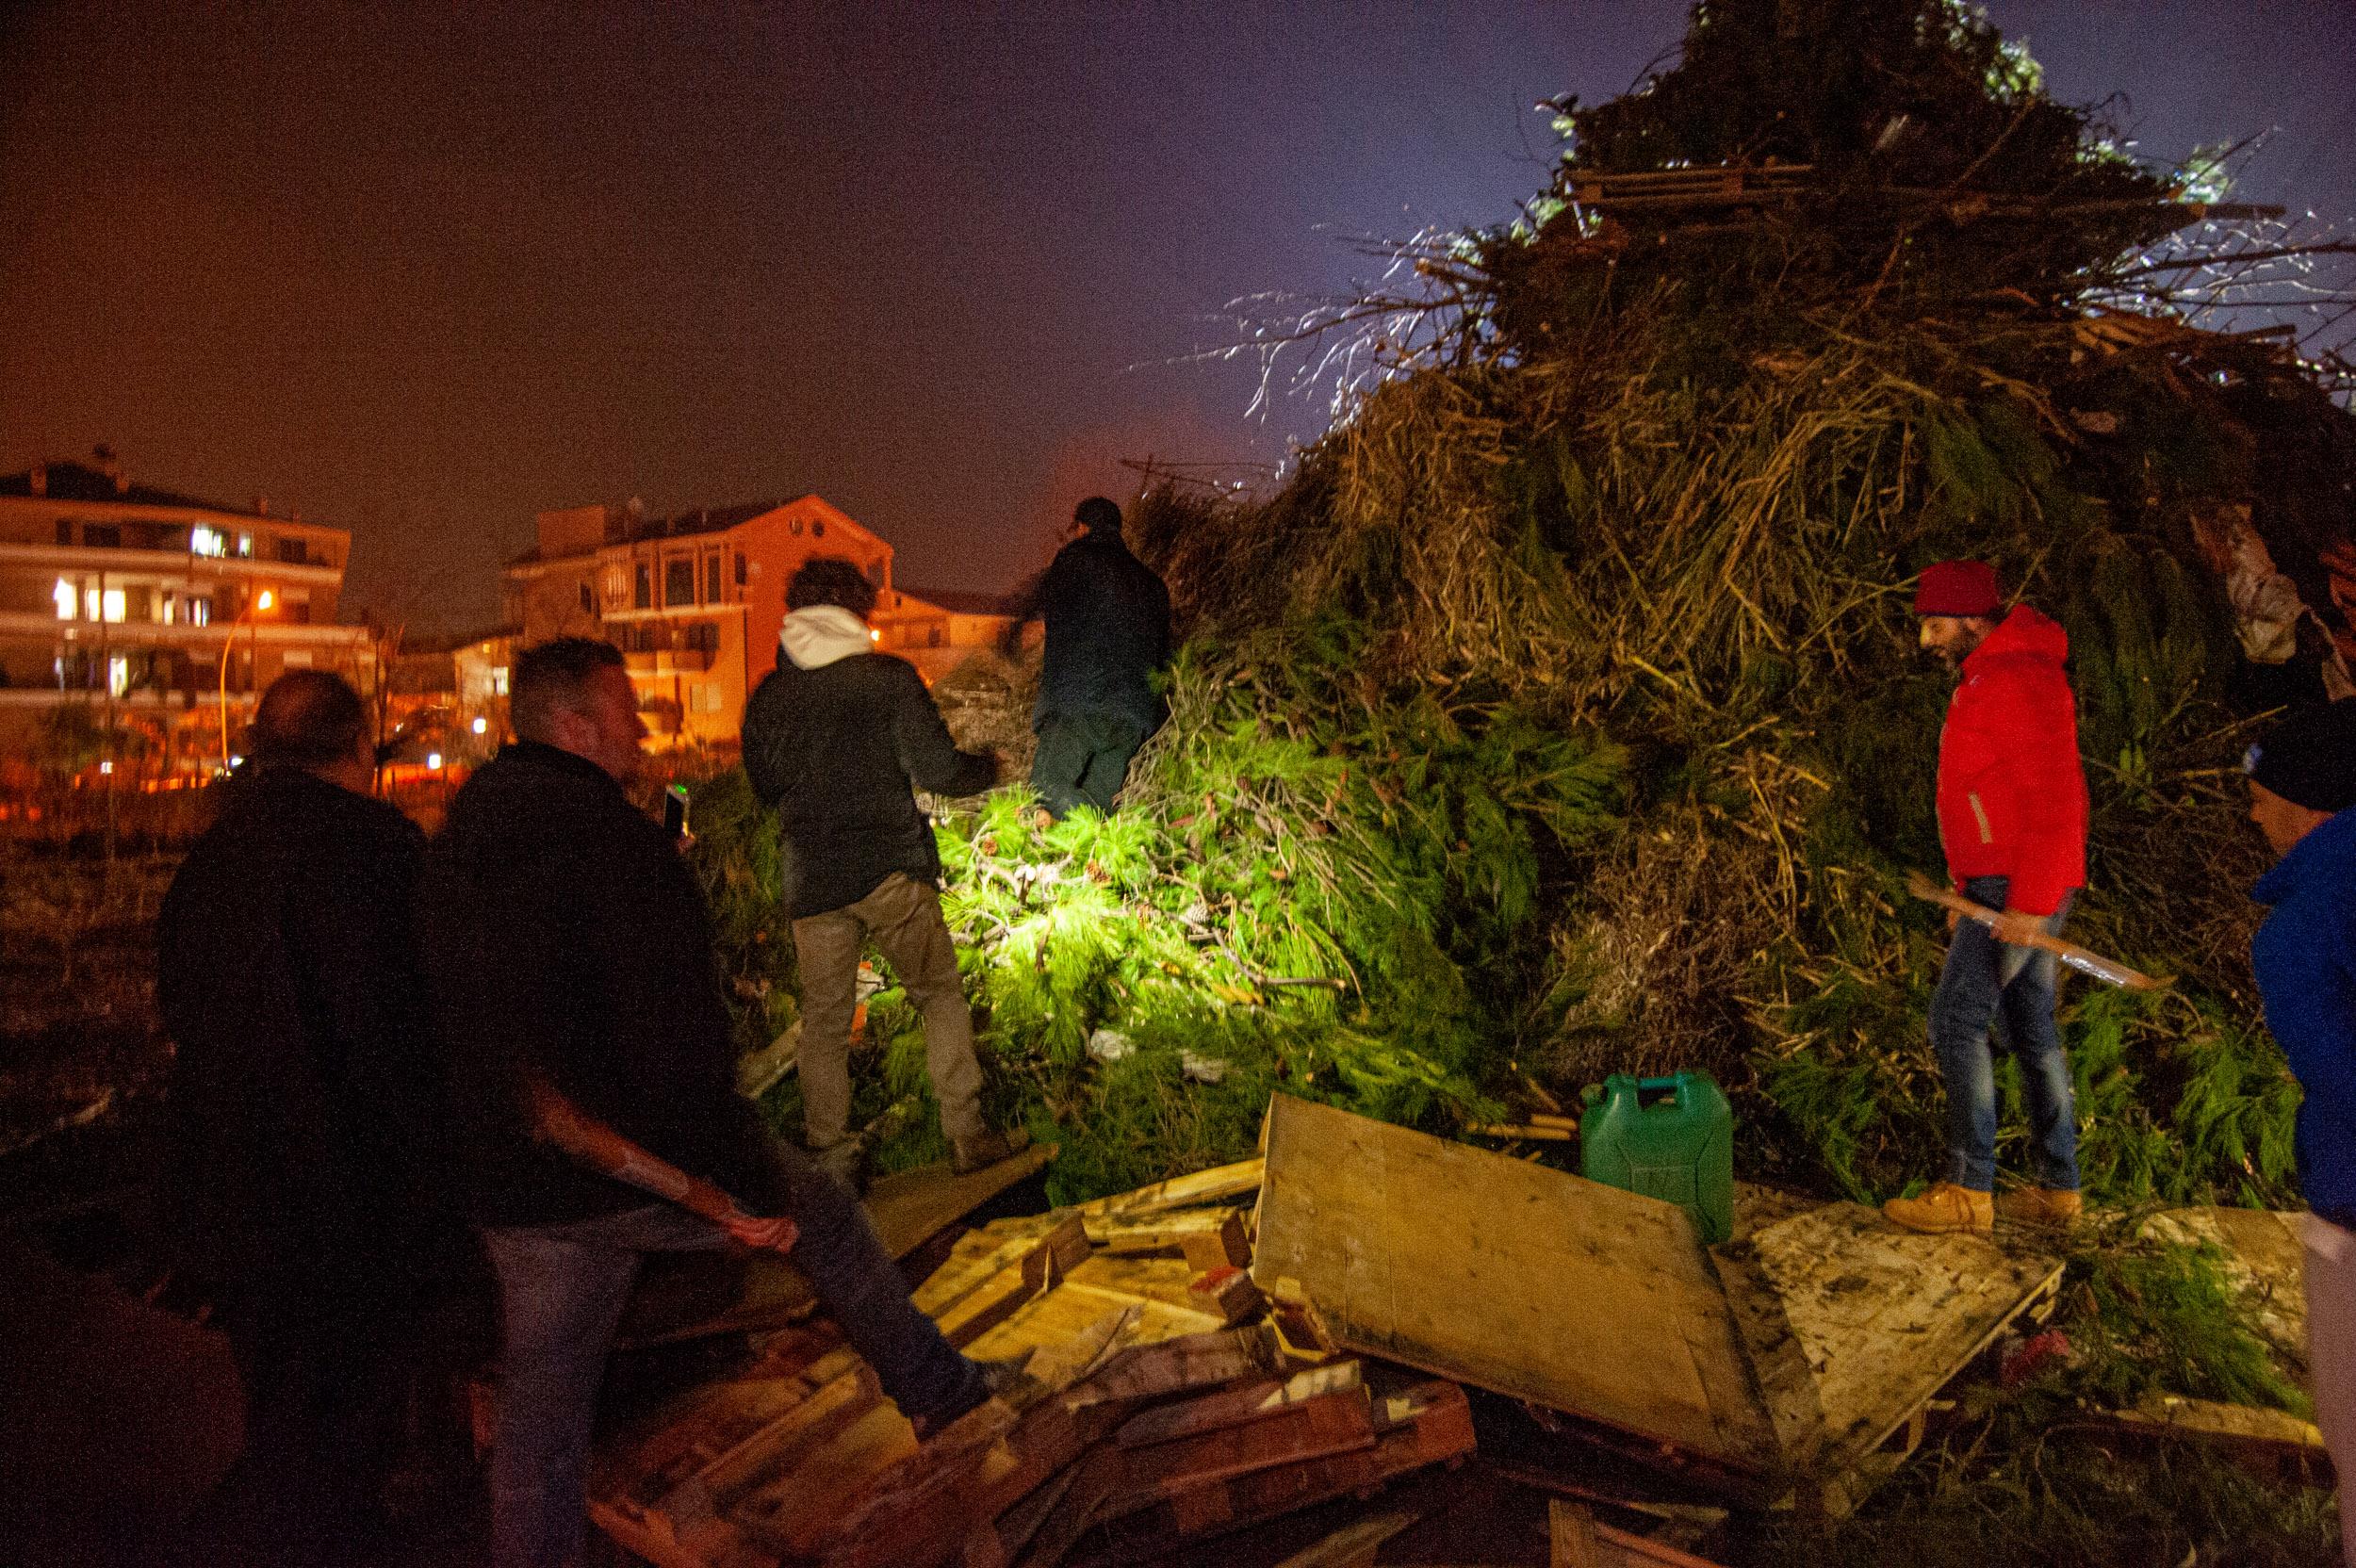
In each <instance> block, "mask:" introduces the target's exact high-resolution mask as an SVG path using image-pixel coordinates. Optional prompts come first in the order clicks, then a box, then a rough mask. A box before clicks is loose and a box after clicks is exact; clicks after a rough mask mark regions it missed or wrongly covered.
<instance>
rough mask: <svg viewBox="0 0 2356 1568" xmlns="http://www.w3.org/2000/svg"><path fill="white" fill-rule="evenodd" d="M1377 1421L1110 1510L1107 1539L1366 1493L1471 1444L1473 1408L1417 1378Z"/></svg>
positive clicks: (1142, 1542)
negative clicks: (1347, 1448) (1147, 1503)
mask: <svg viewBox="0 0 2356 1568" xmlns="http://www.w3.org/2000/svg"><path fill="white" fill-rule="evenodd" d="M1377 1424H1378V1427H1379V1428H1381V1431H1380V1435H1378V1436H1377V1438H1376V1440H1375V1442H1374V1444H1373V1445H1372V1446H1369V1447H1366V1448H1360V1449H1356V1450H1354V1451H1352V1452H1349V1453H1344V1454H1336V1455H1333V1456H1331V1457H1328V1458H1325V1459H1318V1460H1311V1461H1308V1462H1305V1463H1301V1464H1286V1465H1280V1466H1278V1467H1276V1468H1274V1469H1268V1470H1259V1471H1254V1472H1252V1473H1251V1474H1249V1475H1243V1476H1236V1477H1234V1478H1229V1479H1225V1480H1219V1481H1212V1482H1208V1483H1206V1484H1204V1485H1202V1486H1197V1487H1190V1488H1188V1489H1187V1490H1186V1491H1185V1492H1182V1493H1180V1494H1178V1495H1175V1496H1173V1497H1171V1498H1170V1499H1169V1500H1168V1501H1166V1502H1163V1503H1160V1504H1157V1505H1155V1506H1154V1507H1153V1508H1149V1509H1145V1510H1142V1511H1137V1512H1134V1513H1130V1514H1127V1515H1123V1516H1118V1517H1114V1518H1112V1519H1111V1520H1110V1521H1109V1522H1108V1523H1107V1524H1106V1533H1107V1535H1108V1536H1109V1537H1110V1542H1111V1544H1112V1545H1113V1547H1114V1548H1115V1549H1116V1550H1120V1549H1122V1548H1144V1547H1155V1548H1160V1549H1164V1550H1166V1549H1167V1547H1166V1545H1165V1544H1166V1543H1167V1542H1168V1540H1169V1539H1170V1537H1172V1536H1187V1535H1202V1534H1208V1533H1211V1532H1215V1531H1220V1530H1228V1529H1235V1528H1237V1527H1242V1526H1245V1525H1252V1524H1256V1523H1258V1522H1260V1521H1261V1520H1264V1519H1271V1518H1275V1517H1276V1516H1278V1515H1280V1514H1285V1513H1291V1512H1294V1511H1298V1510H1301V1509H1304V1508H1308V1507H1310V1506H1312V1505H1314V1504H1317V1503H1321V1502H1324V1501H1326V1500H1328V1499H1329V1498H1333V1497H1339V1496H1343V1495H1348V1494H1358V1495H1367V1494H1369V1493H1371V1492H1372V1491H1373V1490H1374V1489H1376V1488H1378V1487H1380V1486H1382V1485H1383V1484H1384V1483H1385V1482H1387V1481H1389V1480H1392V1479H1394V1478H1397V1477H1399V1476H1402V1475H1405V1474H1407V1473H1408V1472H1410V1471H1412V1470H1417V1469H1420V1468H1422V1467H1423V1466H1425V1465H1427V1464H1433V1463H1440V1462H1454V1461H1457V1460H1461V1459H1462V1458H1463V1457H1464V1455H1466V1454H1468V1453H1470V1452H1472V1447H1473V1426H1472V1408H1471V1406H1470V1405H1469V1404H1467V1403H1466V1401H1465V1398H1464V1390H1463V1389H1461V1388H1459V1387H1457V1386H1456V1385H1455V1384H1453V1383H1446V1382H1434V1383H1420V1384H1417V1385H1416V1386H1415V1387H1414V1388H1411V1389H1409V1390H1407V1391H1405V1392H1404V1393H1402V1394H1400V1395H1398V1396H1394V1397H1391V1398H1388V1399H1386V1400H1384V1401H1383V1402H1382V1409H1381V1410H1380V1411H1379V1412H1378V1422H1377ZM1025 1561H1026V1563H1027V1562H1028V1560H1027V1559H1026V1560H1025Z"/></svg>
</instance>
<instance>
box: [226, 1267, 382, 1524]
mask: <svg viewBox="0 0 2356 1568" xmlns="http://www.w3.org/2000/svg"><path fill="white" fill-rule="evenodd" d="M219 1321H220V1324H221V1329H222V1331H223V1332H224V1333H225V1335H226V1336H227V1338H228V1340H229V1349H230V1354H231V1355H232V1356H233V1357H234V1358H235V1359H236V1362H237V1377H238V1380H239V1382H240V1383H241V1384H242V1386H243V1390H244V1394H245V1446H244V1448H243V1451H242V1452H241V1453H240V1454H239V1455H238V1458H237V1463H236V1465H234V1466H233V1467H232V1468H231V1470H230V1472H229V1474H228V1476H227V1477H225V1478H223V1480H222V1482H221V1488H220V1490H219V1491H218V1492H217V1493H216V1494H215V1495H214V1496H213V1497H211V1498H210V1499H208V1500H207V1502H206V1504H205V1509H204V1511H203V1516H202V1517H201V1518H200V1519H199V1520H198V1521H197V1524H196V1532H197V1534H198V1536H199V1538H200V1539H201V1540H202V1541H203V1542H204V1548H203V1550H204V1553H205V1555H207V1556H210V1557H212V1558H213V1560H215V1561H216V1562H222V1563H232V1562H235V1563H243V1562H254V1563H264V1562H267V1563H270V1564H272V1565H274V1568H275V1565H285V1568H296V1565H303V1564H313V1563H317V1564H327V1563H348V1562H353V1561H358V1560H364V1559H367V1558H368V1556H369V1555H370V1548H371V1547H373V1546H376V1545H379V1544H381V1542H380V1541H379V1540H378V1539H377V1537H379V1536H380V1535H381V1533H382V1531H383V1529H384V1519H385V1514H384V1503H385V1483H386V1481H387V1480H389V1479H390V1478H391V1476H392V1473H393V1470H394V1467H395V1466H396V1465H397V1464H398V1463H399V1462H401V1459H402V1457H403V1451H404V1448H403V1446H404V1438H405V1434H406V1432H407V1428H408V1417H409V1412H410V1407H411V1401H412V1399H413V1398H414V1397H416V1396H417V1384H418V1381H419V1374H420V1370H421V1368H422V1367H423V1366H424V1364H425V1362H426V1360H427V1358H426V1356H425V1354H424V1350H423V1347H422V1343H421V1331H422V1326H423V1314H422V1311H421V1309H420V1306H419V1303H418V1301H417V1299H416V1296H415V1292H404V1291H402V1290H400V1289H397V1288H393V1287H391V1286H388V1285H387V1284H385V1282H379V1281H372V1280H368V1279H366V1278H365V1277H358V1278H355V1277H354V1276H353V1275H352V1274H350V1273H342V1272H340V1271H335V1270H332V1269H330V1268H328V1267H325V1266H321V1267H320V1269H319V1275H318V1277H315V1278H314V1277H305V1276H303V1275H300V1274H289V1275H287V1276H286V1277H283V1278H278V1279H271V1280H259V1279H248V1280H245V1281H241V1282H238V1283H237V1285H235V1286H233V1287H232V1288H230V1289H229V1290H227V1291H225V1292H223V1299H222V1300H221V1316H220V1319H219Z"/></svg>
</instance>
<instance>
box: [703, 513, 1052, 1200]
mask: <svg viewBox="0 0 2356 1568" xmlns="http://www.w3.org/2000/svg"><path fill="white" fill-rule="evenodd" d="M785 603H786V609H787V611H788V612H789V613H788V614H787V615H786V617H785V625H784V627H783V628H782V629H780V631H779V632H778V636H777V643H778V658H777V668H776V669H775V670H774V671H772V672H771V673H770V674H769V675H768V677H767V678H764V679H763V680H762V681H761V685H760V687H759V688H758V689H757V690H756V691H755V692H754V693H753V696H752V701H751V702H749V703H748V704H746V706H745V710H744V771H745V773H746V774H747V775H748V776H750V778H751V779H752V785H753V793H754V794H756V795H758V796H759V797H760V798H761V804H763V805H764V806H773V807H775V808H776V809H777V832H778V841H779V846H780V848H781V849H782V851H783V858H784V862H785V905H786V911H787V913H788V914H789V915H790V916H791V917H792V919H793V921H794V957H795V959H796V961H797V963H798V964H799V966H800V970H801V978H802V1040H801V1049H800V1053H799V1055H798V1057H797V1060H798V1062H799V1070H800V1072H801V1078H802V1106H803V1125H804V1128H805V1132H804V1137H805V1139H806V1141H807V1142H808V1144H809V1146H810V1150H811V1152H814V1153H816V1154H817V1155H818V1156H819V1159H820V1161H821V1163H822V1164H824V1165H826V1166H827V1167H828V1168H830V1169H833V1170H834V1171H835V1172H836V1173H837V1174H838V1175H841V1176H843V1177H844V1178H845V1179H847V1180H850V1181H852V1182H854V1183H856V1180H857V1172H858V1167H859V1160H860V1159H861V1157H862V1156H863V1154H864V1151H863V1150H861V1149H859V1146H858V1144H857V1143H856V1141H855V1140H853V1139H851V1138H850V1137H849V1136H848V1132H849V1125H848V1123H849V1117H850V1110H851V1073H850V1052H851V1020H852V1017H853V1014H854V1012H855V1011H856V1009H857V1006H858V983H859V950H860V948H861V947H862V946H863V945H865V943H866V942H867V941H868V940H869V939H871V938H872V939H874V941H875V945H876V946H877V947H878V948H880V949H881V950H882V952H883V956H884V958H885V960H886V961H887V962H888V963H890V964H891V965H892V973H893V975H895V976H896V977H897V978H898V979H899V982H900V984H901V986H902V987H903V988H905V989H906V990H907V991H908V1000H909V1001H910V1002H912V1003H914V1004H915V1005H916V1007H917V1010H918V1011H919V1013H920V1014H921V1015H922V1016H923V1018H924V1056H925V1065H926V1067H927V1069H928V1070H930V1072H931V1075H932V1082H933V1096H934V1098H935V1099H936V1100H938V1101H939V1102H940V1103H941V1133H942V1135H945V1136H946V1137H947V1138H948V1139H949V1145H950V1148H951V1150H952V1152H953V1155H954V1161H955V1164H956V1166H957V1169H959V1170H960V1171H964V1170H975V1169H979V1168H981V1167H983V1166H986V1165H991V1164H995V1163H996V1162H997V1161H999V1160H1002V1159H1004V1158H1006V1155H1007V1153H1008V1152H1009V1150H1008V1147H1007V1144H1006V1138H1005V1137H1004V1136H1003V1135H1000V1134H998V1133H997V1132H995V1131H993V1130H991V1129H990V1127H989V1126H988V1124H986V1123H985V1122H984V1121H983V1119H982V1107H981V1089H982V1071H981V1068H980V1066H979V1064H978V1063H977V1062H976V1061H975V1059H974V1055H973V1012H972V1010H971V1009H970V1008H969V1007H968V1006H967V1005H966V1000H965V988H964V985H963V982H962V981H960V980H959V978H958V976H957V949H956V947H955V946H954V945H953V944H952V943H951V941H950V939H949V927H948V924H947V923H946V922H945V921H943V920H942V919H941V893H940V884H941V853H940V851H939V850H938V849H937V848H935V846H934V844H933V827H932V824H931V823H930V822H929V821H927V820H926V818H925V816H924V812H923V811H921V810H919V809H917V805H916V796H915V792H914V789H924V790H930V791H932V792H934V793H936V794H943V795H972V794H979V793H980V792H982V791H984V790H987V789H989V788H990V785H992V784H993V783H995V782H997V778H998V766H999V765H998V760H997V759H996V758H995V757H990V756H985V755H982V754H980V753H975V752H964V751H959V750H958V749H957V743H955V742H954V741H952V740H951V739H950V738H949V728H948V727H947V726H946V725H944V724H942V723H941V710H940V709H938V708H936V707H934V706H933V699H932V694H931V693H929V692H927V691H925V690H924V678H923V677H921V676H919V675H918V674H917V673H916V670H915V667H914V666H912V665H910V664H909V663H908V661H906V660H904V659H895V658H893V657H892V656H891V655H890V654H885V653H877V652H875V646H874V643H873V641H872V640H871V639H870V637H869V635H868V629H867V622H866V619H865V616H866V615H867V613H868V612H869V611H871V610H873V609H875V588H874V586H873V585H872V584H870V583H869V582H868V580H867V579H866V578H865V577H863V576H862V575H860V573H859V568H858V567H857V566H856V565H854V564H851V563H850V562H848V561H843V560H839V559H836V558H833V557H828V556H821V557H819V558H817V559H815V560H812V561H810V562H807V563H805V564H803V566H802V568H801V569H800V570H799V571H797V572H795V573H794V580H793V581H792V582H790V583H788V584H787V585H786V593H785ZM911 786H913V787H914V788H911Z"/></svg>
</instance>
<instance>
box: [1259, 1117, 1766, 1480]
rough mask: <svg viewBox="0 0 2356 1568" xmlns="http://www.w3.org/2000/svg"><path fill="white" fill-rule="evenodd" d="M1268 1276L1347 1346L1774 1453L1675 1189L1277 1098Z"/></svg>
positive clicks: (1657, 1433) (1692, 1445)
mask: <svg viewBox="0 0 2356 1568" xmlns="http://www.w3.org/2000/svg"><path fill="white" fill-rule="evenodd" d="M1252 1279H1253V1281H1254V1282H1256V1283H1258V1285H1259V1286H1260V1288H1261V1289H1263V1290H1265V1291H1267V1292H1268V1294H1269V1295H1271V1296H1273V1297H1275V1298H1277V1299H1280V1300H1284V1299H1299V1300H1305V1301H1307V1302H1309V1303H1310V1304H1312V1305H1313V1306H1314V1307H1315V1308H1316V1309H1317V1312H1318V1313H1319V1315H1321V1316H1322V1318H1323V1320H1324V1322H1325V1326H1326V1328H1327V1330H1328V1331H1330V1332H1331V1333H1332V1335H1333V1338H1334V1340H1335V1341H1336V1342H1338V1343H1339V1344H1341V1345H1342V1346H1343V1347H1345V1348H1349V1349H1352V1350H1360V1351H1365V1352H1366V1353H1368V1354H1372V1355H1377V1356H1382V1357H1385V1358H1387V1359H1389V1360H1392V1361H1398V1362H1403V1363H1405V1364H1408V1365H1411V1366H1416V1367H1422V1368H1424V1369H1426V1370H1429V1371H1432V1372H1435V1373H1439V1374H1441V1375H1442V1376H1445V1377H1450V1378H1455V1379H1459V1380H1463V1381H1465V1382H1470V1383H1474V1384H1477V1385H1479V1386H1481V1387H1482V1388H1487V1389H1492V1390H1495V1391H1496V1392H1497V1393H1500V1394H1509V1395H1513V1396H1514V1397H1519V1398H1524V1399H1529V1400H1531V1401H1533V1402H1535V1403H1537V1404H1541V1405H1545V1406H1547V1407H1548V1408H1550V1409H1554V1410H1560V1411H1563V1412H1567V1413H1573V1414H1577V1415H1579V1416H1583V1417H1586V1418H1588V1419H1591V1420H1595V1421H1600V1422H1604V1423H1607V1424H1609V1425H1611V1426H1613V1427H1618V1428H1621V1429H1625V1430H1628V1431H1630V1432H1635V1433H1638V1434H1640V1435H1642V1436H1644V1437H1646V1438H1649V1439H1653V1440H1656V1441H1659V1442H1662V1443H1667V1444H1671V1445H1673V1446H1677V1447H1678V1448H1682V1449H1685V1450H1688V1451H1691V1452H1693V1453H1696V1454H1700V1455H1704V1456H1707V1457H1708V1458H1710V1459H1711V1460H1713V1461H1716V1462H1721V1463H1723V1464H1726V1465H1728V1466H1731V1467H1733V1468H1736V1469H1738V1470H1742V1471H1745V1472H1749V1473H1753V1474H1757V1473H1761V1472H1765V1471H1771V1470H1773V1469H1775V1466H1776V1449H1775V1431H1774V1428H1773V1426H1772V1425H1771V1423H1770V1421H1769V1419H1768V1415H1767V1412H1766V1409H1765V1407H1764V1406H1763V1405H1762V1404H1761V1403H1760V1400H1759V1391H1758V1388H1757V1386H1756V1385H1755V1383H1754V1382H1753V1380H1752V1376H1751V1371H1750V1366H1749V1364H1748V1361H1747V1359H1746V1358H1745V1356H1744V1354H1743V1351H1742V1344H1741V1342H1740V1339H1739V1338H1738V1335H1737V1332H1736V1329H1735V1325H1734V1319H1733V1315H1732V1313H1731V1312H1730V1310H1729V1308H1728V1306H1727V1303H1726V1295H1725V1293H1724V1291H1723V1290H1722V1289H1721V1288H1720V1286H1719V1283H1718V1281H1717V1279H1716V1276H1715V1275H1714V1273H1713V1272H1712V1270H1711V1266H1710V1259H1709V1256H1708V1254H1707V1253H1706V1252H1705V1251H1704V1250H1703V1248H1702V1246H1701V1243H1700V1241H1699V1239H1698V1238H1697V1237H1696V1236H1695V1234H1694V1232H1693V1222H1692V1221H1691V1220H1690V1219H1688V1218H1687V1217H1686V1215H1685V1211H1684V1210H1682V1209H1680V1208H1678V1207H1677V1205H1676V1204H1674V1203H1666V1202H1662V1201H1660V1200H1658V1199H1652V1198H1644V1197H1640V1196H1638V1195H1636V1194H1634V1193H1628V1192H1621V1191H1619V1190H1618V1189H1616V1188H1613V1187H1607V1186H1604V1185H1601V1184H1597V1183H1594V1182H1588V1181H1584V1180H1581V1179H1580V1178H1579V1177H1577V1176H1570V1175H1565V1174H1563V1173H1562V1172H1560V1171H1556V1170H1549V1169H1547V1168H1545V1167H1542V1166H1537V1165H1531V1164H1528V1163H1526V1162H1524V1161H1521V1160H1515V1159H1511V1158H1508V1157H1506V1156H1504V1155H1500V1154H1493V1153H1490V1152H1486V1151H1484V1150H1480V1149H1475V1148H1472V1147H1470V1146H1469V1145H1465V1144H1458V1143H1450V1142H1448V1141H1446V1140H1444V1139H1440V1138H1435V1137H1432V1136H1430V1135H1426V1134H1422V1133H1416V1132H1412V1131H1409V1130H1408V1129H1406V1128H1402V1127H1394V1126H1390V1125H1388V1124H1386V1123H1383V1122H1379V1121H1374V1120H1370V1119H1366V1118H1365V1117H1358V1116H1352V1115H1350V1113H1348V1112H1346V1111H1340V1110H1335V1109H1333V1107H1331V1106H1327V1105H1317V1104H1312V1103H1309V1102H1307V1101H1302V1100H1295V1099H1292V1098H1291V1097H1289V1096H1284V1095H1279V1096H1277V1097H1276V1100H1275V1102H1274V1103H1273V1105H1272V1106H1271V1107H1270V1109H1269V1125H1268V1168H1267V1175H1266V1180H1265V1182H1264V1184H1263V1185H1262V1187H1261V1192H1260V1207H1259V1234H1258V1240H1257V1255H1256V1258H1255V1261H1254V1262H1253V1265H1252Z"/></svg>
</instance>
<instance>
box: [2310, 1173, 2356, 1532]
mask: <svg viewBox="0 0 2356 1568" xmlns="http://www.w3.org/2000/svg"><path fill="white" fill-rule="evenodd" d="M2300 1227H2301V1229H2302V1230H2303V1232H2304V1233H2305V1239H2306V1243H2307V1268H2306V1275H2307V1368H2308V1375H2309V1377H2311V1378H2312V1379H2313V1380H2314V1381H2315V1425H2316V1426H2318V1427H2321V1428H2322V1429H2323V1446H2324V1447H2325V1448H2327V1449H2328V1450H2330V1452H2331V1467H2332V1468H2333V1469H2334V1470H2336V1471H2338V1472H2339V1477H2340V1550H2341V1552H2342V1554H2343V1556H2344V1558H2345V1560H2347V1561H2348V1563H2349V1564H2350V1568H2356V1507H2351V1506H2350V1501H2351V1499H2350V1498H2349V1495H2348V1480H2349V1478H2351V1477H2356V1232H2349V1231H2344V1230H2342V1229H2341V1228H2340V1227H2338V1226H2337V1225H2334V1224H2332V1223H2331V1221H2330V1220H2328V1219H2318V1218H2316V1217H2315V1216H2314V1215H2312V1214H2311V1215H2306V1216H2303V1217H2301V1220H2300Z"/></svg>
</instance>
